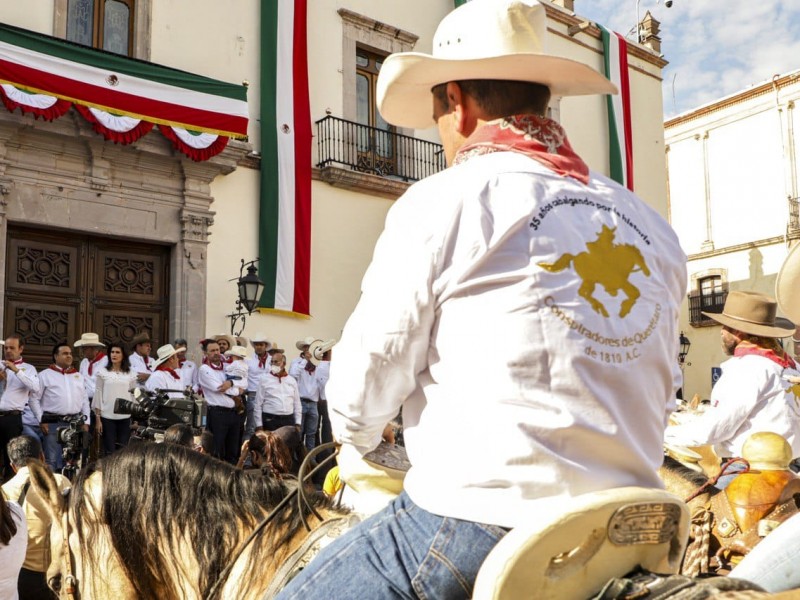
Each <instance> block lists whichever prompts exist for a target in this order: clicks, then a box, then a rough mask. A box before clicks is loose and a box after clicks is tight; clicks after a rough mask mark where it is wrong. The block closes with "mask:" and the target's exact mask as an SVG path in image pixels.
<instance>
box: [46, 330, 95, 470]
mask: <svg viewBox="0 0 800 600" xmlns="http://www.w3.org/2000/svg"><path fill="white" fill-rule="evenodd" d="M53 361H54V362H53V364H52V365H50V366H49V367H48V368H47V369H45V370H44V371H42V372H41V373H40V374H39V384H40V389H39V394H38V400H39V404H40V405H41V410H42V412H41V415H37V416H40V422H41V425H40V427H41V430H42V433H44V435H45V438H44V454H45V458H46V460H47V466H48V467H50V469H52V470H53V471H58V470H60V469H62V468H63V466H64V459H63V456H62V448H61V446H60V445H59V443H58V437H57V435H58V430H59V429H62V428H69V427H70V421H76V420H78V419H80V418H81V417H83V419H84V422H83V423H82V424H81V425H80V429H81V430H82V431H87V432H88V431H89V425H88V422H89V396H88V395H87V393H86V386H85V385H84V384H83V377H81V374H80V373H79V372H78V371H77V370H75V369H74V368H73V366H72V348H71V347H70V345H69V344H67V342H61V343H58V344H56V345H55V346H54V347H53Z"/></svg>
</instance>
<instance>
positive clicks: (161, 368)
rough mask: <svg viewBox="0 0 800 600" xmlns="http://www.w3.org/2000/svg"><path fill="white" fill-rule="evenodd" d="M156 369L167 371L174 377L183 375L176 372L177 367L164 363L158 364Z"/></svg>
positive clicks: (178, 377) (177, 377)
mask: <svg viewBox="0 0 800 600" xmlns="http://www.w3.org/2000/svg"><path fill="white" fill-rule="evenodd" d="M156 371H166V372H167V373H169V374H170V375H172V377H173V379H180V378H181V376H180V375H178V374H177V373H176V372H175V369H170V368H169V367H165V366H164V365H158V368H157V369H156Z"/></svg>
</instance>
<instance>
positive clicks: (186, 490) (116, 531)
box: [70, 443, 329, 598]
mask: <svg viewBox="0 0 800 600" xmlns="http://www.w3.org/2000/svg"><path fill="white" fill-rule="evenodd" d="M94 473H100V474H101V476H102V494H101V496H100V499H99V506H98V507H99V508H100V511H99V512H100V514H99V515H98V514H97V511H96V510H95V509H94V508H93V506H92V504H93V500H92V498H91V497H90V494H91V490H90V488H91V484H89V485H86V484H87V482H88V479H89V477H91V476H92V475H93V474H94ZM87 488H89V489H87ZM288 493H289V488H287V486H286V484H285V483H283V482H281V481H279V480H277V479H273V478H269V477H264V476H261V474H260V473H256V474H255V475H254V474H253V472H252V471H251V472H249V473H246V472H244V471H241V470H238V469H235V468H234V467H233V466H231V465H229V464H227V463H224V462H221V461H218V460H216V459H214V458H211V457H209V456H207V455H204V454H200V453H198V452H196V451H194V450H191V449H189V448H185V447H183V446H177V445H174V444H155V443H141V444H134V445H130V446H128V447H127V448H125V449H123V450H121V451H119V452H116V453H114V454H112V455H110V456H108V457H106V458H103V459H101V460H99V461H97V462H96V463H94V464H92V465H89V466H88V467H87V468H86V469H83V470H81V471H80V473H79V474H78V478H77V480H76V481H75V485H74V486H73V488H72V492H71V494H70V510H71V511H72V513H73V515H74V518H75V523H76V530H77V532H78V535H79V539H80V546H81V548H87V547H88V545H89V544H92V540H93V539H94V540H96V539H98V536H102V535H103V532H102V531H101V529H102V528H103V526H106V527H107V528H108V532H109V536H110V539H111V544H112V546H113V549H114V551H116V552H117V554H118V556H119V559H120V564H121V567H122V568H123V569H124V571H125V574H126V575H127V577H128V579H129V581H130V584H131V585H132V587H133V588H134V589H135V591H136V596H137V597H138V598H158V597H170V596H171V597H174V595H175V594H180V593H181V592H182V590H180V587H179V584H178V582H177V581H175V580H174V579H175V577H174V576H173V575H171V573H175V572H176V570H178V569H176V566H178V565H176V564H175V562H176V561H177V558H176V557H180V556H182V555H183V556H185V555H186V553H193V554H194V559H195V560H196V563H197V573H196V577H197V579H196V585H197V589H198V590H199V591H200V597H202V598H209V592H210V590H211V589H212V588H213V587H214V586H215V585H216V583H217V580H218V579H219V578H220V574H221V572H222V571H223V569H224V568H225V567H226V565H227V563H228V562H230V561H232V560H235V552H236V551H237V550H238V548H239V546H240V544H241V541H242V540H243V539H244V538H245V537H246V536H247V534H248V533H249V532H250V531H252V530H253V529H254V528H255V526H256V525H257V524H258V522H259V521H261V520H262V519H263V518H264V517H265V516H266V515H267V514H268V513H269V511H270V510H271V509H272V508H274V507H275V506H276V505H277V504H278V503H279V502H280V501H281V500H282V499H284V498H285V497H286V496H287V494H288ZM309 500H310V502H311V504H312V505H314V506H315V507H317V508H320V507H327V506H329V501H328V500H326V499H325V498H324V497H323V496H322V495H321V494H314V495H312V496H311V497H310V498H309ZM303 511H304V515H303V517H306V516H307V514H308V512H309V511H308V508H307V507H303ZM303 517H301V514H300V508H298V503H296V502H289V503H288V505H287V506H286V507H284V508H283V509H282V510H281V511H280V512H279V513H278V514H277V515H276V516H275V518H274V519H273V520H272V521H271V522H270V524H269V525H268V526H267V527H265V528H264V530H263V531H262V532H261V533H260V537H259V538H257V539H256V540H254V541H253V543H252V544H251V545H250V546H249V547H248V549H249V551H250V555H249V558H248V563H247V565H245V569H246V572H252V570H251V569H252V568H253V567H256V566H258V568H261V569H264V568H265V567H266V566H267V565H268V564H269V563H270V562H271V561H275V560H279V559H280V556H281V553H280V552H278V549H279V548H280V547H282V546H283V545H284V544H286V543H287V542H288V541H289V540H290V539H291V538H292V537H293V536H294V535H295V534H296V533H297V532H298V530H299V529H300V527H302V518H303ZM83 554H84V555H85V557H86V559H88V563H89V564H88V568H90V569H102V567H103V565H97V564H91V563H92V562H95V563H96V561H97V556H96V554H95V553H92V552H86V551H83ZM187 575H188V573H187ZM222 587H223V586H222V585H219V586H218V587H217V590H221V588H222ZM170 592H171V594H170ZM214 596H217V597H218V593H217V594H214Z"/></svg>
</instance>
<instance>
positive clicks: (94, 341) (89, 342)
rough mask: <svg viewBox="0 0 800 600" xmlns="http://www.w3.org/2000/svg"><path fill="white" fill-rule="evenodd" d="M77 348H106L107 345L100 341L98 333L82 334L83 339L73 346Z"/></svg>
mask: <svg viewBox="0 0 800 600" xmlns="http://www.w3.org/2000/svg"><path fill="white" fill-rule="evenodd" d="M73 346H75V347H76V348H80V347H82V346H99V347H101V348H105V347H106V345H105V344H104V343H103V342H101V341H100V336H99V335H97V334H96V333H82V334H81V339H79V340H78V341H77V342H75V343H74V344H73Z"/></svg>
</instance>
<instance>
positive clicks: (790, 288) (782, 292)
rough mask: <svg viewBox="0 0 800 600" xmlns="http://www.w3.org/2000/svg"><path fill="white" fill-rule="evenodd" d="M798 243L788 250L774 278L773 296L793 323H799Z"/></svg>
mask: <svg viewBox="0 0 800 600" xmlns="http://www.w3.org/2000/svg"><path fill="white" fill-rule="evenodd" d="M798 248H800V244H798V245H796V246H795V247H794V248H792V250H791V251H790V252H789V255H788V256H787V257H786V260H784V261H783V265H781V270H780V271H778V277H777V279H776V280H775V298H777V300H778V304H779V305H780V307H781V310H782V311H783V312H784V314H786V316H787V317H789V318H790V319H791V320H792V321H794V322H795V323H800V251H798Z"/></svg>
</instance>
